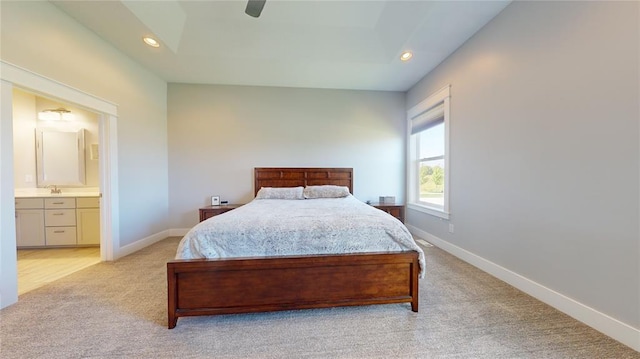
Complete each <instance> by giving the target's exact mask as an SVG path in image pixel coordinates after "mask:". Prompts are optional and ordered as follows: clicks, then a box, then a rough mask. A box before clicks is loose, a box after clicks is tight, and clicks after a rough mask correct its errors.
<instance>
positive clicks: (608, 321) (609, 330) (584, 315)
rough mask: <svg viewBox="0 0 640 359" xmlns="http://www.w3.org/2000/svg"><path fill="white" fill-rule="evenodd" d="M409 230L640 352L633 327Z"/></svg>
mask: <svg viewBox="0 0 640 359" xmlns="http://www.w3.org/2000/svg"><path fill="white" fill-rule="evenodd" d="M407 228H409V231H410V232H411V233H412V234H414V235H415V236H417V237H421V238H423V239H425V240H427V241H428V242H429V243H431V244H433V245H435V246H436V247H438V248H440V249H443V250H445V251H447V252H449V253H451V254H452V255H454V256H456V257H458V258H460V259H462V260H463V261H465V262H467V263H469V264H471V265H473V266H475V267H477V268H479V269H481V270H483V271H485V272H487V273H489V274H491V275H492V276H494V277H496V278H498V279H500V280H502V281H504V282H506V283H508V284H510V285H512V286H514V287H515V288H517V289H519V290H521V291H523V292H525V293H527V294H529V295H531V296H532V297H534V298H536V299H538V300H540V301H541V302H543V303H546V304H548V305H550V306H552V307H554V308H556V309H557V310H559V311H561V312H563V313H565V314H567V315H569V316H570V317H572V318H574V319H576V320H578V321H580V322H582V323H584V324H586V325H588V326H590V327H592V328H594V329H596V330H598V331H599V332H601V333H604V334H605V335H608V336H610V337H611V338H613V339H615V340H617V341H619V342H621V343H622V344H624V345H627V346H629V347H631V348H632V349H634V350H636V351H640V329H638V328H634V327H632V326H630V325H628V324H625V323H623V322H621V321H619V320H617V319H615V318H612V317H610V316H608V315H606V314H604V313H601V312H598V311H597V310H595V309H593V308H591V307H588V306H586V305H584V304H582V303H580V302H578V301H576V300H574V299H571V298H569V297H567V296H565V295H563V294H561V293H558V292H556V291H554V290H553V289H550V288H547V287H545V286H543V285H541V284H539V283H536V282H534V281H532V280H531V279H528V278H526V277H523V276H522V275H520V274H518V273H515V272H512V271H510V270H509V269H507V268H504V267H502V266H500V265H498V264H495V263H493V262H491V261H488V260H486V259H484V258H482V257H480V256H478V255H476V254H474V253H471V252H469V251H467V250H465V249H463V248H460V247H458V246H456V245H453V244H451V243H449V242H447V241H445V240H442V239H440V238H438V237H436V236H434V235H432V234H430V233H428V232H425V231H423V230H421V229H419V228H417V227H414V226H411V225H407Z"/></svg>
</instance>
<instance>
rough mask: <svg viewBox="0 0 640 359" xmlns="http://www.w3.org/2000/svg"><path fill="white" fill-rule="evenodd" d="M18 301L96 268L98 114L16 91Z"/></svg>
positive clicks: (22, 91) (14, 140) (98, 201)
mask: <svg viewBox="0 0 640 359" xmlns="http://www.w3.org/2000/svg"><path fill="white" fill-rule="evenodd" d="M12 110H13V157H14V187H15V206H16V246H17V260H18V295H21V294H24V293H26V292H28V291H30V290H33V289H36V288H39V287H41V286H43V285H46V284H49V283H51V282H53V281H55V280H57V279H59V278H62V277H64V276H67V275H69V274H72V273H74V272H76V271H78V270H81V269H84V268H86V267H88V266H91V265H93V264H96V263H99V262H100V259H101V258H100V193H101V192H100V173H99V165H98V159H99V151H98V149H99V148H100V146H99V139H100V133H99V119H100V115H99V114H98V113H95V112H92V111H88V110H85V109H83V108H81V107H78V106H74V105H72V104H69V103H66V102H62V101H58V100H52V99H49V98H46V97H43V96H40V95H37V94H35V93H32V92H28V91H25V90H22V89H20V88H13V108H12Z"/></svg>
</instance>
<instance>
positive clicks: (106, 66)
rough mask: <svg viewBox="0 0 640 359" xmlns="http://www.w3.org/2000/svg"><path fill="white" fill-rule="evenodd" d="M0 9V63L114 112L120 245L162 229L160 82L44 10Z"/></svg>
mask: <svg viewBox="0 0 640 359" xmlns="http://www.w3.org/2000/svg"><path fill="white" fill-rule="evenodd" d="M0 5H1V7H2V8H1V9H2V14H1V16H2V18H1V20H2V21H1V22H0V24H1V26H2V27H1V31H0V33H1V34H0V36H1V42H2V47H1V49H0V50H1V52H0V57H1V58H2V60H4V61H6V62H9V63H12V64H15V65H17V66H20V67H22V68H25V69H28V70H31V71H33V72H35V73H38V74H40V75H43V76H46V77H48V78H50V79H53V80H56V81H59V82H61V83H64V84H66V85H69V86H71V87H74V88H77V89H80V90H81V91H84V92H88V93H90V94H93V95H96V96H98V97H100V98H103V99H105V100H107V101H110V102H112V103H115V104H117V106H118V116H119V119H118V168H117V171H118V178H119V179H118V181H119V202H120V207H119V211H120V245H121V246H123V245H127V244H130V243H133V242H135V241H137V240H139V239H142V238H145V237H147V236H150V235H153V234H156V233H158V232H161V231H163V230H166V229H168V227H167V214H168V176H167V162H168V161H167V112H166V111H167V110H166V93H167V84H166V82H165V81H163V80H161V79H160V78H158V77H157V76H156V75H154V74H152V73H151V72H149V71H148V70H147V69H145V68H144V67H142V66H140V65H139V64H137V63H135V62H134V61H132V60H131V59H130V58H129V57H127V56H124V55H123V54H122V53H120V52H119V51H118V50H116V49H115V48H113V47H112V46H111V45H110V44H108V43H107V42H105V41H104V40H102V39H101V38H99V37H98V36H97V35H96V34H94V33H93V32H91V31H89V30H87V29H86V28H85V27H83V26H81V25H80V24H78V23H77V22H76V21H75V20H73V19H72V18H70V17H69V16H67V15H66V14H65V13H63V12H62V11H60V10H59V9H58V8H57V7H55V6H54V5H52V4H51V3H49V2H45V1H38V2H30V1H28V2H8V1H2V2H1V3H0ZM2 175H3V177H4V176H5V175H9V176H11V177H13V175H12V174H5V173H4V172H3V173H2Z"/></svg>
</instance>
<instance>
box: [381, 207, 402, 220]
mask: <svg viewBox="0 0 640 359" xmlns="http://www.w3.org/2000/svg"><path fill="white" fill-rule="evenodd" d="M382 210H383V211H385V212H387V213H389V214H390V215H392V216H394V217H396V218H398V219H399V218H400V208H382Z"/></svg>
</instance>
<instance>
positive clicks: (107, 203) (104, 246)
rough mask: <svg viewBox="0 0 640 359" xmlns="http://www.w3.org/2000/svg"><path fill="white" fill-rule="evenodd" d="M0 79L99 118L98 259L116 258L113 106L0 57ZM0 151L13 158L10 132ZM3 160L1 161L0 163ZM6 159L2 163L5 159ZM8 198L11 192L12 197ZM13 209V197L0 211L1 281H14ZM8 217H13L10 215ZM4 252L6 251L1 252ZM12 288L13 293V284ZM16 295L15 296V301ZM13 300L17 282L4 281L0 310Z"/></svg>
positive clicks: (6, 178)
mask: <svg viewBox="0 0 640 359" xmlns="http://www.w3.org/2000/svg"><path fill="white" fill-rule="evenodd" d="M0 79H1V80H2V81H3V90H6V89H7V87H10V88H11V89H12V88H13V87H17V88H21V89H24V90H27V91H29V92H33V93H36V94H39V95H42V96H45V97H48V98H52V99H57V100H60V101H62V102H67V103H71V104H75V105H78V106H81V107H83V108H85V109H87V110H90V111H93V112H97V113H99V114H100V118H99V132H100V134H99V136H100V145H101V151H100V156H99V168H100V171H99V172H100V191H101V194H102V199H101V201H100V257H101V259H102V260H103V261H111V260H114V259H115V258H117V257H118V250H119V248H120V231H119V228H120V226H119V215H118V213H119V203H118V163H117V159H118V141H117V139H118V138H117V122H118V121H117V120H118V107H117V105H115V104H113V103H111V102H109V101H106V100H103V99H101V98H99V97H96V96H93V95H91V94H88V93H86V92H84V91H81V90H78V89H75V88H73V87H70V86H67V85H65V84H63V83H60V82H58V81H56V80H53V79H50V78H47V77H44V76H41V75H39V74H36V73H34V72H32V71H29V70H26V69H23V68H21V67H18V66H16V65H13V64H10V63H8V62H5V61H0ZM12 102H13V99H12V96H10V95H8V94H7V91H3V96H2V98H1V102H0V108H2V117H1V118H0V121H2V125H1V126H0V127H2V129H3V132H4V130H5V129H11V128H13V126H12V122H13V116H10V115H9V113H10V112H11V111H10V110H8V109H11V108H12V106H13V104H12ZM0 146H1V147H0V154H1V157H3V158H13V136H12V135H11V136H9V135H7V134H5V136H3V141H0ZM3 162H5V161H3ZM10 162H11V165H10V166H8V167H10V168H7V166H4V165H3V168H2V170H1V171H0V172H1V173H2V180H0V194H1V195H2V198H3V199H4V198H5V197H7V198H8V197H9V196H8V193H7V192H8V191H9V187H10V190H11V191H13V190H14V188H13V176H14V173H13V165H12V163H13V161H10ZM5 163H6V162H5ZM11 197H13V195H11ZM14 211H15V204H14V202H13V201H10V202H8V201H3V203H2V209H1V211H0V215H2V217H1V218H0V219H1V220H2V222H1V223H2V227H5V228H3V229H4V230H3V231H2V232H0V235H1V237H0V241H1V242H2V247H1V249H0V256H1V259H2V263H1V267H0V273H2V274H1V277H0V279H2V281H3V282H5V279H6V280H8V282H14V279H12V278H13V277H15V278H17V269H16V268H17V262H16V256H15V255H13V256H11V255H7V253H6V252H5V251H6V250H8V249H9V248H13V249H15V248H16V233H15V221H13V222H11V221H8V222H9V223H6V218H8V216H4V215H3V214H7V213H9V212H14ZM11 218H13V216H11ZM3 252H5V253H3ZM12 287H15V293H13V290H14V289H13V288H12ZM14 299H15V300H14ZM15 301H17V286H12V285H9V286H8V288H4V287H0V308H4V307H6V306H8V305H11V304H13V303H15Z"/></svg>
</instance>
